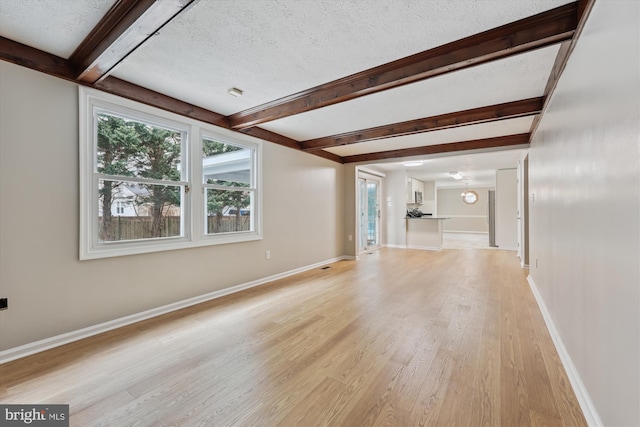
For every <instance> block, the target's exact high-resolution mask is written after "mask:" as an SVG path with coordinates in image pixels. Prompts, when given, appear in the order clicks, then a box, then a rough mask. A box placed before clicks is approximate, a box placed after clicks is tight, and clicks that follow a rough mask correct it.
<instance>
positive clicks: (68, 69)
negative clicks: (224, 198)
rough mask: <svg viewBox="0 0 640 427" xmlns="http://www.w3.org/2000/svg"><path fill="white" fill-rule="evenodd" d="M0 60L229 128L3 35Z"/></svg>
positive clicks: (260, 132) (277, 138)
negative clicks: (79, 75) (93, 78)
mask: <svg viewBox="0 0 640 427" xmlns="http://www.w3.org/2000/svg"><path fill="white" fill-rule="evenodd" d="M0 60H4V61H7V62H11V63H13V64H16V65H20V66H22V67H26V68H29V69H32V70H35V71H39V72H42V73H46V74H49V75H51V76H54V77H57V78H60V79H64V80H68V81H71V82H74V83H76V84H79V85H82V86H88V87H92V88H94V89H98V90H101V91H103V92H108V93H111V94H114V95H118V96H121V97H123V98H127V99H131V100H133V101H137V102H140V103H142V104H146V105H150V106H152V107H156V108H159V109H161V110H165V111H170V112H172V113H175V114H178V115H180V116H184V117H189V118H192V119H195V120H199V121H201V122H204V123H209V124H212V125H215V126H220V127H223V128H226V129H229V122H228V120H227V118H226V116H224V115H222V114H218V113H216V112H213V111H210V110H207V109H205V108H202V107H198V106H196V105H193V104H190V103H188V102H184V101H181V100H179V99H175V98H172V97H170V96H167V95H164V94H162V93H159V92H155V91H152V90H150V89H147V88H144V87H142V86H138V85H136V84H133V83H129V82H126V81H124V80H120V79H118V78H115V77H112V76H109V77H106V78H104V79H103V80H101V81H99V82H98V83H96V84H89V83H87V82H85V81H82V80H77V79H76V72H75V68H74V67H73V65H72V64H71V62H69V61H68V60H66V59H64V58H60V57H59V56H55V55H52V54H50V53H46V52H43V51H41V50H38V49H35V48H33V47H31V46H26V45H24V44H21V43H18V42H16V41H14V40H10V39H7V38H5V37H0ZM242 133H245V134H248V135H252V136H255V137H256V138H260V139H263V140H265V141H268V142H272V143H274V144H278V145H282V146H285V147H288V148H292V149H295V150H298V151H302V147H301V146H300V143H299V142H298V141H296V140H293V139H291V138H287V137H285V136H283V135H279V134H277V133H274V132H270V131H268V130H266V129H262V128H259V127H255V128H252V129H246V130H244V131H242ZM309 154H314V155H316V156H318V157H322V158H325V159H329V160H332V161H334V162H337V163H342V157H340V156H338V155H335V154H333V153H329V152H326V151H318V152H317V153H309Z"/></svg>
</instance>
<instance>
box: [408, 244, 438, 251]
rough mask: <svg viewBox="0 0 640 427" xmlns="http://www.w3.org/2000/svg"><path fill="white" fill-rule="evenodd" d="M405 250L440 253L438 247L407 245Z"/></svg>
mask: <svg viewBox="0 0 640 427" xmlns="http://www.w3.org/2000/svg"><path fill="white" fill-rule="evenodd" d="M405 248H406V249H419V250H421V251H441V250H442V246H440V247H439V248H438V247H436V246H414V245H407V246H405Z"/></svg>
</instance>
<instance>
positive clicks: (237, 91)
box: [227, 87, 244, 98]
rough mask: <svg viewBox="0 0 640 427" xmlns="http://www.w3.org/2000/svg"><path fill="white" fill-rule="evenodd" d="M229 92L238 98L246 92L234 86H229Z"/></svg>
mask: <svg viewBox="0 0 640 427" xmlns="http://www.w3.org/2000/svg"><path fill="white" fill-rule="evenodd" d="M227 93H228V94H229V95H231V96H235V97H236V98H238V97H240V96H242V94H243V93H244V92H242V89H238V88H237V87H232V88H229V90H227Z"/></svg>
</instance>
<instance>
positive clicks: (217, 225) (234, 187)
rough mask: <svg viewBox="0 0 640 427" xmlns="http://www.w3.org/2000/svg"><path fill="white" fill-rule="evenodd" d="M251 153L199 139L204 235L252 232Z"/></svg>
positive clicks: (246, 150) (240, 147)
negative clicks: (204, 222) (204, 214)
mask: <svg viewBox="0 0 640 427" xmlns="http://www.w3.org/2000/svg"><path fill="white" fill-rule="evenodd" d="M252 164H253V150H251V149H249V148H246V147H242V146H238V145H234V144H229V143H224V142H220V141H217V140H215V139H212V138H209V137H205V138H203V139H202V185H203V187H204V191H205V194H206V197H205V200H206V202H207V206H206V217H207V221H206V226H205V232H206V233H207V234H219V233H230V232H243V231H252V230H253V228H254V225H253V216H252V215H251V211H252V205H253V201H254V200H255V192H256V188H255V184H254V182H255V179H254V177H253V173H252V170H253V168H252V167H251V165H252Z"/></svg>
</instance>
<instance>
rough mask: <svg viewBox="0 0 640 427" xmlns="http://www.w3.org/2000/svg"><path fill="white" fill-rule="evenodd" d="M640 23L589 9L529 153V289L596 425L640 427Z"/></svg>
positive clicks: (633, 4)
mask: <svg viewBox="0 0 640 427" xmlns="http://www.w3.org/2000/svg"><path fill="white" fill-rule="evenodd" d="M639 16H640V2H637V1H635V0H633V1H603V0H598V1H596V2H595V6H594V9H593V12H592V13H591V15H590V17H589V20H588V21H587V23H586V26H585V28H584V32H583V33H582V36H581V38H580V40H579V42H578V44H577V46H576V49H575V51H574V52H573V54H572V56H571V58H570V60H569V62H568V65H567V68H566V70H565V71H564V74H563V75H562V78H561V79H560V81H559V84H558V86H557V89H556V90H555V92H554V94H553V97H552V99H551V102H550V104H549V108H548V110H547V112H546V114H545V115H544V119H543V120H542V122H541V125H540V128H539V129H538V132H537V133H536V134H535V137H534V139H533V141H532V144H531V149H530V154H529V177H530V181H529V186H530V188H529V192H530V202H531V203H530V220H531V222H530V238H531V241H530V242H531V245H530V265H531V267H530V268H531V270H530V275H531V278H532V279H533V283H534V288H536V289H537V290H538V292H539V294H540V296H541V299H542V301H543V304H544V306H545V307H546V309H547V311H548V315H549V318H550V319H551V320H552V322H553V324H554V325H555V329H556V330H557V337H558V338H559V339H560V340H561V342H562V343H563V345H564V348H565V349H566V352H567V354H568V357H569V358H570V361H571V364H572V365H573V366H574V368H575V372H576V373H577V376H578V377H579V379H580V380H581V382H582V383H583V385H584V391H586V395H587V396H588V397H590V399H591V401H592V403H593V405H594V406H593V408H594V410H595V412H596V413H597V414H596V416H595V417H594V418H596V419H597V416H599V418H600V419H601V421H602V423H603V424H604V425H606V426H619V427H622V426H638V425H640V368H639V366H640V106H639V104H640V83H639V81H640V79H639V77H638V76H640V65H639V64H640V55H639V52H640V30H639V28H640V25H639ZM534 197H535V199H534ZM536 263H537V268H536ZM578 391H580V390H578Z"/></svg>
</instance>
